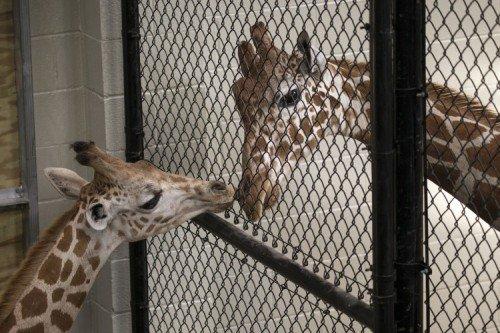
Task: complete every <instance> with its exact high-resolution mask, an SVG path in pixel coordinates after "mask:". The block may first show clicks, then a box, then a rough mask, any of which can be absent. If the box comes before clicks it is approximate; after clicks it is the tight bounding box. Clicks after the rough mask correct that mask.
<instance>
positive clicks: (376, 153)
mask: <svg viewBox="0 0 500 333" xmlns="http://www.w3.org/2000/svg"><path fill="white" fill-rule="evenodd" d="M392 15H393V1H392V0H374V1H372V3H371V12H370V16H371V18H370V21H371V28H370V32H371V37H370V63H371V66H372V68H371V75H372V80H371V82H372V110H373V119H372V132H373V137H372V147H371V149H372V191H373V192H372V197H373V199H372V200H373V298H372V299H373V304H374V307H375V332H376V333H381V332H384V333H391V332H394V331H395V322H394V301H395V295H394V252H395V251H394V250H395V249H394V248H395V244H394V242H395V241H394V231H395V214H394V200H395V180H394V171H395V170H394V161H395V144H394V79H393V77H394V75H393V73H394V72H393V41H392V38H393V30H392V18H393V16H392Z"/></svg>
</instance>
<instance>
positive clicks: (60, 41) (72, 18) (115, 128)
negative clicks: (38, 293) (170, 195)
mask: <svg viewBox="0 0 500 333" xmlns="http://www.w3.org/2000/svg"><path fill="white" fill-rule="evenodd" d="M30 23H31V36H32V38H31V45H32V59H33V63H32V67H33V81H34V82H33V83H34V102H35V127H36V128H35V129H36V149H37V166H38V182H39V183H38V190H39V210H40V227H41V228H42V229H43V228H44V227H46V226H47V225H48V224H49V223H51V222H52V221H53V220H54V218H55V217H57V216H59V215H60V214H61V213H63V212H64V211H65V210H67V209H68V208H69V207H70V206H71V205H72V202H70V201H68V200H65V199H62V198H60V196H59V194H58V193H57V192H56V191H55V190H53V189H52V187H51V186H50V184H49V183H48V181H47V180H46V179H45V177H44V175H43V169H44V168H45V167H48V166H62V167H66V168H69V169H72V170H75V171H76V172H78V173H79V174H80V175H82V176H83V177H85V178H87V179H89V178H90V177H91V171H90V170H88V169H87V168H85V167H82V166H80V165H79V164H78V163H77V162H76V161H74V153H73V152H71V151H70V149H69V144H70V143H72V142H74V141H76V140H82V139H84V140H85V139H89V140H93V141H95V142H96V143H97V144H99V145H100V146H101V147H103V148H104V149H106V150H107V151H108V152H110V153H112V154H114V155H116V156H120V157H123V156H124V130H123V128H124V118H123V79H122V71H123V69H122V60H121V59H122V45H121V8H120V1H119V0H113V1H100V0H31V1H30ZM127 258H128V247H127V245H124V246H122V247H120V248H119V249H117V251H116V252H115V253H114V254H113V255H112V258H111V259H110V261H109V262H108V263H107V264H106V265H105V266H104V268H103V270H102V272H101V274H100V275H99V278H98V281H96V284H95V285H94V288H93V289H92V291H91V293H90V295H89V296H88V297H87V299H86V304H85V305H84V307H83V309H82V311H81V313H80V314H79V316H78V319H77V322H76V323H75V326H74V327H73V330H72V331H73V332H112V331H116V332H124V331H127V330H128V329H129V328H130V315H129V312H130V310H129V283H128V281H129V280H128V259H127Z"/></svg>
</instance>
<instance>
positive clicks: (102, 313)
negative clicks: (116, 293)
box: [92, 302, 114, 333]
mask: <svg viewBox="0 0 500 333" xmlns="http://www.w3.org/2000/svg"><path fill="white" fill-rule="evenodd" d="M92 320H93V322H92V332H93V333H110V332H114V331H113V313H111V312H109V311H108V310H106V309H104V308H103V307H102V306H100V305H99V304H98V303H96V302H92Z"/></svg>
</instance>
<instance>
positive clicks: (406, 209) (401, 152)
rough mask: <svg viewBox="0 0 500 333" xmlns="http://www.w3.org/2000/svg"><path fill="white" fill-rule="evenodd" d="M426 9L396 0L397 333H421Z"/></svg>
mask: <svg viewBox="0 0 500 333" xmlns="http://www.w3.org/2000/svg"><path fill="white" fill-rule="evenodd" d="M424 12H425V3H424V2H423V1H420V0H410V1H408V0H396V2H395V7H394V13H395V14H394V59H395V63H394V73H395V82H394V84H395V94H396V97H395V98H396V102H395V121H396V129H395V137H396V148H397V153H396V182H395V183H396V194H397V195H396V202H395V204H396V281H395V289H396V303H395V304H396V306H395V320H396V326H397V330H398V332H421V331H422V309H423V308H422V307H423V298H422V295H423V290H422V288H423V284H422V270H423V269H424V265H423V259H422V222H423V219H422V217H423V206H422V202H423V138H424V132H423V121H424V114H425V112H424V107H425V104H424V103H425V83H424V72H425V69H424V59H425V54H424V52H425V33H424V26H425V23H424Z"/></svg>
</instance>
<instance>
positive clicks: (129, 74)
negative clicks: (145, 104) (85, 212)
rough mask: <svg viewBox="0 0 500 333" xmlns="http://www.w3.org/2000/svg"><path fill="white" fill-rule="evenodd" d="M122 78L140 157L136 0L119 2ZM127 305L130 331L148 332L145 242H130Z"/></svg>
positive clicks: (133, 153)
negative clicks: (120, 4)
mask: <svg viewBox="0 0 500 333" xmlns="http://www.w3.org/2000/svg"><path fill="white" fill-rule="evenodd" d="M122 39H123V81H124V95H125V141H126V151H125V155H126V159H127V161H128V162H136V161H138V160H141V159H142V158H143V152H144V150H143V137H144V133H143V124H142V100H141V96H142V93H141V62H140V52H139V51H140V22H139V8H138V1H137V0H123V1H122ZM129 251H130V307H131V312H132V331H133V332H135V333H139V332H141V333H144V332H149V318H148V317H149V316H148V315H149V313H148V267H147V249H146V241H145V240H143V241H139V242H135V243H131V244H130V246H129Z"/></svg>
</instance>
